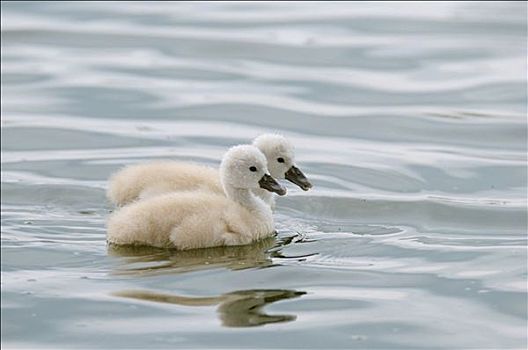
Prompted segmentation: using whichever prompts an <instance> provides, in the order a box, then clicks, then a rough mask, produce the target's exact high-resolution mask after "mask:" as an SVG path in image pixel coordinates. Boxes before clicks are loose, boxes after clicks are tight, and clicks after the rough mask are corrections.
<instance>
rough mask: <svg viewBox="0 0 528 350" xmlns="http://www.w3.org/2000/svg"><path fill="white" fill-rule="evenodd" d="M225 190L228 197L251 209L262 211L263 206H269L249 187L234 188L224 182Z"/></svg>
mask: <svg viewBox="0 0 528 350" xmlns="http://www.w3.org/2000/svg"><path fill="white" fill-rule="evenodd" d="M224 192H225V194H226V197H227V198H229V199H231V200H232V201H235V202H237V203H238V204H240V205H242V206H243V207H245V208H246V209H248V210H250V211H256V212H262V211H263V208H266V207H267V205H266V204H265V203H264V201H263V200H262V199H260V198H258V197H257V196H255V195H254V194H253V193H252V192H251V190H249V189H246V188H234V187H232V186H230V185H226V184H224Z"/></svg>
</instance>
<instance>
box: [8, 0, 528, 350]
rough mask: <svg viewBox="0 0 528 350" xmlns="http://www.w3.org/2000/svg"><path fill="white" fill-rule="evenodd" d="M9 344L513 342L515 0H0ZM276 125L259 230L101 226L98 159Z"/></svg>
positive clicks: (198, 153) (520, 331) (210, 158)
mask: <svg viewBox="0 0 528 350" xmlns="http://www.w3.org/2000/svg"><path fill="white" fill-rule="evenodd" d="M1 9H2V37H1V39H2V54H1V59H2V95H1V97H2V110H1V112H2V113H1V114H2V135H1V136H2V193H1V194H2V202H1V203H2V260H1V262H2V282H1V286H2V346H3V347H4V348H16V347H28V348H50V349H60V348H182V347H183V348H205V347H215V348H321V349H328V348H361V349H363V348H383V349H395V348H402V349H411V348H421V349H423V348H446V349H447V348H448V349H462V348H464V349H466V348H495V349H499V348H500V349H506V348H523V349H524V348H526V347H527V335H526V326H527V287H526V280H527V266H526V259H527V250H526V247H527V235H526V227H527V217H526V211H527V203H526V190H527V169H526V158H527V156H526V151H527V143H526V142H527V133H526V104H527V97H526V83H527V80H526V79H527V78H526V52H527V50H526V49H527V48H526V39H527V37H526V35H527V34H526V33H527V27H526V10H527V6H526V2H517V3H509V2H495V3H493V2H486V3H478V2H473V3H463V2H462V3H461V2H452V3H418V2H415V3H404V4H398V3H372V2H366V3H282V2H281V3H278V2H275V3H262V2H261V3H155V2H152V3H141V2H134V3H122V2H113V3H104V2H95V3H88V2H86V3H62V2H61V3H46V2H20V3H19V2H2V5H1ZM264 132H280V133H283V134H284V135H286V136H287V137H288V138H290V139H291V141H292V142H293V143H294V144H295V146H296V148H297V162H298V164H299V166H300V167H301V168H302V169H303V170H304V171H305V173H306V174H308V175H309V177H310V178H311V179H312V181H313V183H314V185H315V187H314V188H313V190H311V191H309V192H302V191H301V190H300V189H298V188H296V187H295V186H289V185H288V189H289V192H288V196H286V197H284V198H280V199H279V200H278V207H277V210H276V215H275V218H276V221H277V231H278V233H279V235H278V238H277V239H272V240H268V241H264V242H260V243H258V244H255V245H251V246H247V247H237V248H219V249H209V250H199V251H193V252H185V253H178V252H170V251H162V250H153V249H137V250H133V251H130V250H128V251H127V250H118V251H114V250H110V251H109V250H107V246H106V243H105V221H106V219H107V217H108V215H109V211H110V210H112V207H111V206H110V204H108V203H107V201H106V199H105V189H106V185H107V179H108V177H109V176H110V174H112V173H113V172H114V171H116V170H117V169H119V168H120V167H122V166H124V165H127V164H132V163H137V162H142V161H147V160H151V159H155V158H164V159H178V160H195V161H199V162H202V163H205V164H209V165H217V164H218V163H219V160H220V158H221V156H222V154H223V153H224V152H225V150H226V149H227V148H228V147H229V146H231V145H235V144H238V143H246V142H248V141H249V140H251V139H252V138H253V137H255V136H257V135H259V134H261V133H264Z"/></svg>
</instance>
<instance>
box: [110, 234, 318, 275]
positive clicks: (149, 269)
mask: <svg viewBox="0 0 528 350" xmlns="http://www.w3.org/2000/svg"><path fill="white" fill-rule="evenodd" d="M295 238H297V236H293V237H284V238H275V237H270V238H267V239H264V240H261V241H258V242H255V243H253V244H250V245H243V246H230V247H215V248H205V249H193V250H183V251H181V250H169V249H160V248H153V247H146V246H145V247H138V246H116V245H109V246H108V254H110V255H113V256H121V257H126V258H127V259H126V263H125V266H124V267H120V268H118V269H116V270H115V271H114V272H113V274H117V275H134V276H137V275H142V274H145V275H152V274H167V273H185V272H191V271H198V270H204V269H211V268H218V267H224V268H228V269H230V270H242V269H248V268H264V267H270V266H273V265H274V264H275V263H274V262H273V261H272V259H273V258H281V259H289V258H292V259H303V258H305V257H306V256H309V255H312V254H309V255H306V256H292V257H288V256H285V255H283V254H282V253H281V249H282V248H283V247H285V246H286V245H287V244H291V243H292V242H293V243H297V242H301V241H302V239H295Z"/></svg>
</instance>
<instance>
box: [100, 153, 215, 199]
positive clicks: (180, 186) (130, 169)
mask: <svg viewBox="0 0 528 350" xmlns="http://www.w3.org/2000/svg"><path fill="white" fill-rule="evenodd" d="M192 190H205V191H210V192H213V193H218V194H223V193H224V192H223V189H222V185H221V184H220V179H219V176H218V170H217V169H213V168H210V167H207V166H203V165H197V164H192V163H183V162H178V161H155V162H150V163H144V164H137V165H130V166H127V167H125V168H124V169H122V170H120V171H119V172H117V173H116V174H115V175H113V176H112V177H111V179H110V182H109V186H108V191H107V197H108V199H109V200H110V201H111V202H112V203H114V204H115V205H116V206H124V205H126V204H128V203H131V202H133V201H135V200H137V199H144V198H149V197H153V196H156V195H159V194H163V193H168V192H171V191H192Z"/></svg>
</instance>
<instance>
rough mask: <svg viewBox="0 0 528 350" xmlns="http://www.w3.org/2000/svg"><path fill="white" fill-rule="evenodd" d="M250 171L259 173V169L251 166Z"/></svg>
mask: <svg viewBox="0 0 528 350" xmlns="http://www.w3.org/2000/svg"><path fill="white" fill-rule="evenodd" d="M249 171H253V172H255V171H257V168H256V167H254V166H250V167H249Z"/></svg>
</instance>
